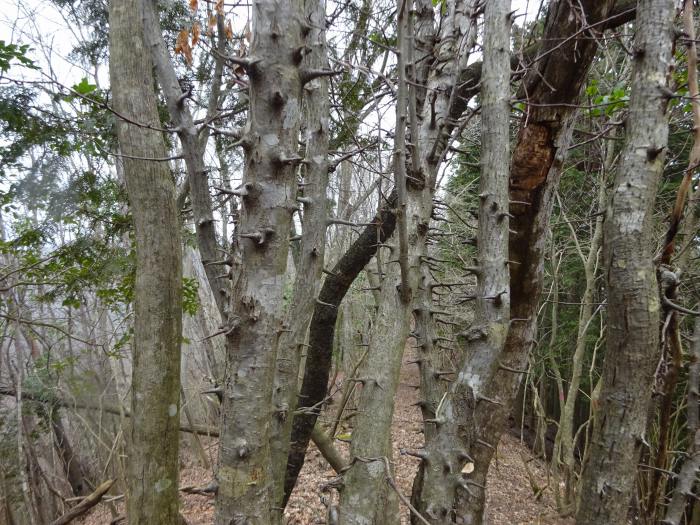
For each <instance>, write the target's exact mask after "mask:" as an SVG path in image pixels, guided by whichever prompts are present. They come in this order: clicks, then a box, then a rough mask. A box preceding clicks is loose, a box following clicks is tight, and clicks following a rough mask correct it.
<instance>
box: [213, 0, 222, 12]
mask: <svg viewBox="0 0 700 525" xmlns="http://www.w3.org/2000/svg"><path fill="white" fill-rule="evenodd" d="M214 11H216V13H217V14H219V15H221V16H224V0H216V4H215V5H214Z"/></svg>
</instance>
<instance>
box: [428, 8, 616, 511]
mask: <svg viewBox="0 0 700 525" xmlns="http://www.w3.org/2000/svg"><path fill="white" fill-rule="evenodd" d="M613 3H614V2H613V1H612V0H607V1H603V2H597V1H592V0H589V1H582V2H577V3H575V4H573V3H571V2H568V1H557V2H553V3H551V4H550V6H549V11H548V15H547V19H546V22H545V30H544V31H545V33H544V37H543V38H542V44H541V46H540V47H539V49H538V54H537V57H536V59H535V60H534V63H533V64H532V65H531V68H532V69H531V71H530V72H529V73H528V74H527V76H526V77H525V79H523V87H522V88H521V93H522V94H523V96H524V95H525V94H526V95H527V96H526V100H525V102H526V108H527V115H526V116H525V117H523V124H522V126H521V129H520V132H519V134H518V138H517V140H516V144H515V147H514V150H513V154H512V159H511V167H510V182H509V195H510V213H511V215H512V217H511V219H510V224H511V229H512V230H514V232H515V233H511V234H510V239H509V256H508V258H509V261H510V262H509V265H508V267H509V270H510V283H511V289H510V307H511V308H510V317H511V322H510V329H509V331H508V338H507V340H506V344H505V347H504V348H503V352H502V354H501V355H500V358H499V359H498V365H499V366H496V367H495V368H494V369H492V370H491V375H490V376H488V377H486V376H484V377H482V385H481V394H482V396H484V397H486V398H488V399H492V400H497V403H491V402H488V401H485V400H484V401H481V402H479V403H476V404H475V406H472V407H469V410H473V411H474V413H473V415H472V414H469V417H470V420H472V421H473V422H474V423H473V425H474V428H475V429H476V431H477V432H476V434H475V435H474V436H473V438H472V445H473V446H471V447H470V449H469V450H467V451H466V452H467V453H468V454H469V457H470V458H471V459H470V461H472V462H473V463H474V467H475V470H474V472H473V473H472V474H471V475H470V479H471V481H472V482H473V483H474V484H473V485H471V486H470V492H467V491H466V490H462V489H459V493H457V494H456V495H455V501H458V500H459V499H460V498H466V501H461V502H459V503H458V505H457V506H458V507H459V508H460V512H461V519H462V520H463V521H464V523H469V524H480V523H482V520H483V511H484V504H485V491H484V490H483V489H482V488H480V486H481V487H483V486H484V485H485V482H486V474H487V472H488V467H489V465H490V462H491V458H492V457H493V453H494V452H495V446H496V445H497V444H498V441H499V439H500V437H501V434H502V433H503V431H504V429H505V426H506V424H507V421H508V416H509V415H510V412H511V408H512V406H513V402H514V400H515V397H516V395H517V390H518V386H519V384H520V379H521V376H522V374H520V373H518V372H517V370H521V369H523V368H524V367H525V366H526V363H527V358H528V354H529V351H530V349H531V348H532V345H533V343H534V339H535V332H536V327H537V315H536V314H537V308H538V304H539V303H538V300H539V293H540V291H541V289H542V280H543V274H544V272H543V265H544V250H545V239H546V233H547V229H548V227H549V217H550V215H551V209H552V203H553V198H554V194H555V190H556V188H557V185H558V183H559V178H560V175H561V167H562V163H563V161H564V158H565V154H566V149H567V147H568V144H569V141H570V135H571V131H572V118H573V113H574V107H573V106H574V105H575V104H576V103H577V101H578V98H579V94H580V92H581V87H582V85H583V83H584V82H585V79H586V75H587V72H588V70H589V68H590V65H591V63H592V61H593V58H594V56H595V51H596V49H597V42H596V40H595V38H596V37H598V36H599V32H598V31H597V30H596V28H599V27H600V28H601V29H602V28H603V27H607V26H606V24H607V23H608V22H607V18H608V15H609V13H610V9H611V6H612V4H613ZM471 67H472V66H470V68H468V69H467V70H466V71H467V72H471ZM477 73H478V72H476V71H474V72H472V74H474V75H476V74H477ZM543 79H547V81H546V82H545V81H544V80H543ZM470 85H471V84H470ZM465 89H467V88H466V87H465ZM421 465H422V466H421V470H422V471H424V470H425V468H426V463H425V462H422V463H421ZM422 478H423V476H422V475H419V476H417V478H416V481H417V483H418V485H419V486H417V487H414V504H417V503H418V502H416V501H415V497H416V496H415V495H416V493H418V494H420V493H421V491H422V488H421V486H420V484H421V480H422ZM423 485H424V483H423ZM455 490H457V489H456V488H455ZM428 504H429V500H427V499H424V501H422V502H420V505H421V508H424V507H423V506H424V505H428Z"/></svg>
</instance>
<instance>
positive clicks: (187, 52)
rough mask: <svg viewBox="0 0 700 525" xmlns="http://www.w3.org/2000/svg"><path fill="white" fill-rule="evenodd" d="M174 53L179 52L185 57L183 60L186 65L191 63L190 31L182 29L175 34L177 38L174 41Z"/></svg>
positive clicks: (177, 53)
mask: <svg viewBox="0 0 700 525" xmlns="http://www.w3.org/2000/svg"><path fill="white" fill-rule="evenodd" d="M175 54H176V55H179V54H181V55H182V56H183V57H185V62H186V63H187V65H188V66H191V65H192V48H191V47H190V32H189V31H188V30H187V29H183V30H182V31H180V32H179V33H178V34H177V40H176V41H175Z"/></svg>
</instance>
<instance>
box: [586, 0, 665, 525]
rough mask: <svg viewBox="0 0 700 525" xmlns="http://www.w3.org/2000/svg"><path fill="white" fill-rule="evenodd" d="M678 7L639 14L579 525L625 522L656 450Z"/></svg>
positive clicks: (608, 242) (643, 4) (609, 223)
mask: <svg viewBox="0 0 700 525" xmlns="http://www.w3.org/2000/svg"><path fill="white" fill-rule="evenodd" d="M674 14H675V10H674V2H673V1H671V0H642V1H640V2H639V4H638V7H637V30H636V36H635V44H634V50H635V54H634V63H633V73H632V91H631V95H630V109H629V117H628V120H627V126H626V129H627V139H626V142H625V146H624V149H623V152H622V155H621V158H620V164H619V167H618V172H617V174H616V178H615V183H614V185H613V190H612V199H611V202H610V204H609V206H608V209H607V212H606V216H605V228H604V234H603V235H604V241H603V254H604V260H605V270H606V277H607V279H606V288H607V293H608V308H607V312H608V328H607V341H606V355H605V361H604V364H603V387H602V391H601V394H600V405H599V412H598V414H599V415H598V417H597V418H596V424H595V428H594V431H593V437H592V440H591V454H590V458H589V460H588V463H587V464H586V465H585V467H584V473H583V478H582V480H581V494H580V499H579V508H578V512H577V514H576V523H577V524H580V525H583V524H586V525H589V524H590V525H592V524H600V525H602V524H604V523H605V524H607V523H624V522H625V520H626V519H627V513H628V506H629V502H630V498H631V495H632V491H633V488H634V481H635V473H636V466H637V461H638V460H639V453H640V450H641V447H642V446H643V444H644V443H645V442H646V439H645V436H644V433H645V431H646V419H647V413H648V409H649V401H650V399H651V383H652V377H653V374H654V369H655V366H656V363H657V360H658V356H657V352H658V342H659V309H660V305H659V291H658V287H657V279H656V274H655V268H654V265H653V261H652V253H651V250H652V242H653V240H652V237H651V234H652V231H651V230H652V207H653V203H654V198H655V195H656V191H657V189H658V185H659V181H660V178H661V173H662V171H663V167H664V153H663V152H664V150H665V148H666V144H667V139H668V116H667V113H666V107H667V103H668V95H667V75H668V73H669V68H670V66H671V47H672V42H673V37H672V31H673V18H674Z"/></svg>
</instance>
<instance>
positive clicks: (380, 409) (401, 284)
mask: <svg viewBox="0 0 700 525" xmlns="http://www.w3.org/2000/svg"><path fill="white" fill-rule="evenodd" d="M421 7H422V8H421V9H419V10H418V11H417V13H418V15H419V16H420V17H419V19H418V23H417V24H416V29H415V30H413V31H411V30H409V28H413V20H412V19H409V18H408V17H409V16H413V15H412V14H411V15H409V13H410V11H411V9H410V3H402V2H400V3H399V22H398V23H399V28H400V37H399V46H400V50H399V51H400V56H399V70H400V72H399V86H398V100H397V133H396V144H395V148H396V150H395V162H394V169H395V170H396V173H397V176H396V178H397V187H399V188H397V189H398V190H399V191H397V194H398V197H399V202H398V205H399V206H398V209H397V223H398V222H399V220H398V217H402V218H403V220H404V221H405V228H406V233H405V235H401V233H400V232H399V236H398V239H396V240H395V241H394V242H395V243H398V245H394V246H392V249H391V256H390V257H389V262H388V264H387V265H386V266H385V272H386V274H385V276H384V280H383V282H382V290H381V300H380V305H379V309H378V312H377V316H376V318H375V321H374V325H373V330H372V334H371V335H370V342H369V353H368V356H367V365H366V377H363V378H362V384H363V389H362V394H361V397H360V402H359V410H358V415H357V416H356V418H355V427H354V430H353V439H352V448H351V456H352V458H353V461H352V466H351V468H350V469H349V470H348V471H347V473H346V475H345V484H344V488H343V490H342V493H341V501H340V520H341V523H350V524H355V523H357V524H361V523H387V524H388V523H394V522H396V521H397V520H398V505H397V498H396V494H395V493H394V492H393V490H392V488H391V487H390V486H389V485H388V483H387V482H386V479H387V473H386V472H384V469H385V466H386V465H387V464H388V462H384V461H381V460H377V459H380V458H388V459H389V460H390V459H391V420H392V416H393V408H394V407H393V401H394V395H395V393H396V389H397V387H398V377H399V371H400V368H401V361H402V357H403V350H404V346H405V344H406V339H407V337H408V332H409V330H410V319H411V314H412V313H413V310H414V308H415V306H414V302H413V301H414V300H415V298H416V295H417V294H419V293H421V290H422V289H425V288H428V289H429V284H430V283H429V282H426V281H425V279H424V278H425V275H424V273H423V267H424V266H425V265H426V261H425V257H426V255H427V247H426V241H427V235H428V230H429V223H430V217H431V213H432V197H433V192H434V186H435V173H436V171H437V166H438V165H439V162H440V160H441V158H442V152H443V151H444V148H445V146H446V144H447V143H448V141H449V137H450V135H451V132H452V130H453V129H454V122H453V121H451V120H450V119H449V118H448V116H449V115H450V114H451V113H450V108H451V107H452V105H453V103H454V90H453V89H451V87H452V86H454V85H456V83H457V79H458V78H459V73H460V70H461V69H462V68H463V67H466V61H467V59H468V56H469V51H470V50H471V47H472V44H473V42H474V38H475V34H476V31H475V28H474V25H473V22H474V15H475V9H474V5H473V3H471V2H468V3H466V4H457V3H449V6H448V10H449V12H448V14H447V15H446V16H445V18H444V19H443V21H442V31H441V33H440V45H439V46H438V49H437V51H436V53H435V56H436V58H435V61H434V63H432V64H431V67H430V68H429V69H424V70H423V72H424V74H429V75H430V76H429V79H418V78H413V77H415V76H416V75H417V74H418V71H417V68H416V67H415V64H416V63H418V62H414V61H415V60H416V59H417V57H414V56H413V55H414V54H416V52H417V53H418V54H419V57H418V58H420V59H421V60H420V64H425V62H426V60H427V56H426V55H425V52H424V50H422V49H421V48H418V49H415V47H414V42H413V38H412V37H415V35H418V38H416V40H419V41H424V40H426V39H428V38H429V36H428V35H431V34H433V27H432V23H431V19H430V18H429V17H428V16H427V14H428V10H427V8H426V6H425V5H423V4H421ZM406 66H408V67H409V70H410V72H411V77H412V78H411V79H410V80H412V82H411V86H412V88H411V89H410V90H409V89H407V87H408V86H407V85H406V84H407V81H406V80H407V79H406V76H405V72H404V71H403V67H406ZM426 80H427V83H428V89H426V90H425V91H426V92H430V93H434V94H436V95H435V96H434V97H432V98H431V99H430V100H428V97H427V96H425V97H424V96H423V93H424V92H423V90H422V89H415V87H413V86H416V85H422V84H424V83H426ZM419 99H424V100H425V101H424V109H422V116H423V118H422V120H421V122H420V124H419V123H418V119H417V115H416V114H415V113H416V112H417V110H416V107H415V106H416V105H417V101H418V100H419ZM409 122H410V124H411V126H410V132H411V137H412V139H411V144H412V146H411V147H410V150H408V149H407V145H406V143H405V140H404V137H405V130H406V128H407V127H408V124H409ZM408 151H410V154H411V155H410V160H408V158H409V156H408V155H407V153H408ZM407 167H409V168H410V177H408V180H406V178H407V175H406V172H405V170H406V168H407ZM402 184H405V185H406V188H405V194H404V195H403V200H402V191H400V190H401V189H400V186H401V185H402ZM397 262H398V263H399V264H398V265H397ZM423 332H424V333H427V330H425V329H424V330H423ZM369 458H374V459H375V460H374V461H365V460H367V459H369Z"/></svg>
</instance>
